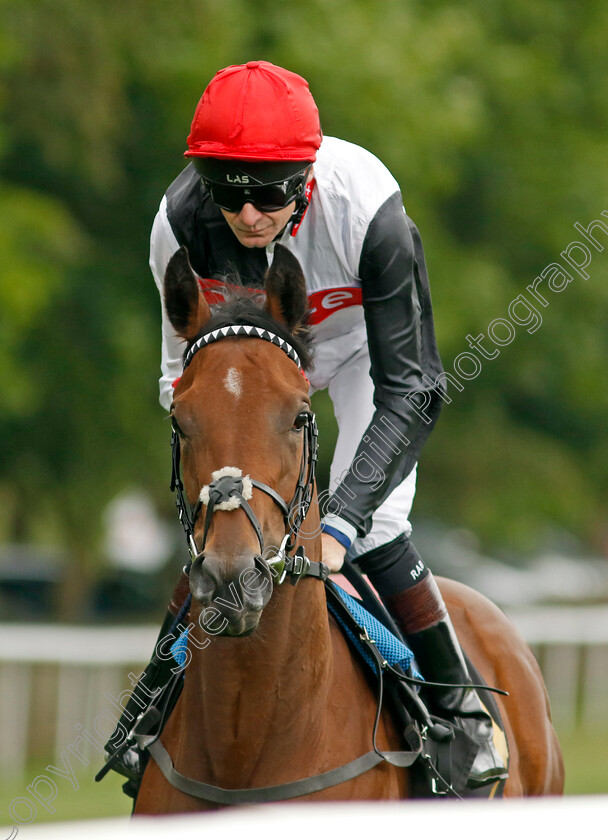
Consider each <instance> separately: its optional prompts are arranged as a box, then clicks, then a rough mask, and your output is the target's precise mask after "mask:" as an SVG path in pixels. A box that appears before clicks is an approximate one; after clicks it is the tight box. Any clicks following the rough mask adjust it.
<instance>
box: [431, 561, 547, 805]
mask: <svg viewBox="0 0 608 840" xmlns="http://www.w3.org/2000/svg"><path fill="white" fill-rule="evenodd" d="M438 583H439V586H440V589H441V592H442V594H443V597H444V599H445V602H446V605H447V607H448V611H449V613H450V615H451V617H452V621H453V623H454V626H455V628H456V631H457V633H458V637H459V639H460V641H461V643H462V646H463V648H464V649H465V651H466V652H467V654H468V656H469V657H470V659H471V661H472V662H473V663H474V664H475V666H476V667H477V668H478V669H479V671H480V672H481V674H482V676H483V678H484V679H485V680H486V682H487V683H488V684H489V685H491V686H496V687H497V688H502V689H504V690H506V691H508V692H509V696H508V697H501V696H499V695H497V696H496V699H497V702H498V705H499V707H500V711H501V714H502V718H503V722H504V724H505V728H506V733H507V742H508V745H509V753H510V767H509V779H508V781H507V784H506V787H505V796H519V795H524V796H535V795H542V794H545V795H546V794H561V793H562V792H563V786H564V767H563V760H562V754H561V750H560V747H559V743H558V740H557V736H556V734H555V730H554V729H553V726H552V723H551V711H550V707H549V700H548V697H547V691H546V688H545V684H544V681H543V678H542V674H541V672H540V668H539V667H538V663H537V662H536V659H535V658H534V655H533V654H532V651H531V650H530V648H529V647H528V645H527V644H526V643H525V641H524V639H523V638H522V637H521V635H520V634H519V632H518V631H517V630H516V629H515V627H514V626H513V624H512V623H511V622H510V621H509V619H508V618H507V617H506V616H505V614H504V613H503V612H502V611H501V610H500V609H499V608H498V607H497V606H496V605H495V604H493V603H492V602H491V601H489V600H488V599H487V598H485V597H484V596H483V595H481V594H480V593H478V592H475V590H473V589H470V588H469V587H467V586H464V585H463V584H460V583H457V582H455V581H452V580H447V579H445V578H439V579H438Z"/></svg>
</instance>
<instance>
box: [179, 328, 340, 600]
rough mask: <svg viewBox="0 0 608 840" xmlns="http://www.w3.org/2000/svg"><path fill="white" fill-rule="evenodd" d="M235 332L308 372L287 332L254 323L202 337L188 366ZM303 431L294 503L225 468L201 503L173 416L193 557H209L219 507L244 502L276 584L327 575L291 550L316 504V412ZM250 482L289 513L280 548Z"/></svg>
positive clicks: (261, 558)
mask: <svg viewBox="0 0 608 840" xmlns="http://www.w3.org/2000/svg"><path fill="white" fill-rule="evenodd" d="M235 337H250V338H258V339H262V340H263V341H268V342H270V343H271V344H274V345H275V346H276V347H279V348H280V349H281V350H282V351H283V352H284V353H285V354H286V355H287V356H288V357H289V358H290V359H291V360H292V361H293V362H294V363H295V364H296V365H297V366H298V369H299V370H300V371H302V363H301V362H300V358H299V356H298V354H297V353H296V351H295V350H294V348H293V347H292V346H291V345H290V344H289V343H288V342H287V341H286V340H285V339H284V338H281V336H279V335H276V334H275V333H273V332H271V331H270V330H268V329H265V328H262V327H258V326H255V325H253V324H231V325H228V326H224V327H219V328H218V329H215V330H212V331H210V332H208V333H206V334H205V335H203V336H201V337H200V338H198V339H197V340H196V341H195V342H194V343H193V344H192V346H191V347H190V348H189V349H188V351H187V353H186V356H185V358H184V370H186V368H187V367H188V365H189V364H190V363H191V361H192V359H193V358H194V356H195V355H196V354H197V353H198V351H199V350H201V349H202V348H203V347H207V346H208V345H209V344H213V343H214V342H216V341H220V340H221V339H223V338H235ZM303 435H304V438H303V447H302V458H301V461H300V470H299V474H298V479H297V481H296V487H295V490H294V494H293V497H292V499H291V501H290V502H289V504H288V503H287V502H285V500H284V499H283V498H282V497H281V496H280V495H279V493H277V491H276V490H274V489H273V488H272V487H269V486H268V485H267V484H264V482H262V481H258V480H257V479H255V478H249V477H248V476H246V477H243V476H242V475H240V470H233V471H231V472H230V471H229V470H228V469H226V468H224V469H223V470H220V471H219V473H218V474H215V473H214V476H216V477H214V478H213V481H211V483H210V484H208V485H206V486H205V487H204V488H202V490H201V495H200V496H199V498H198V500H197V502H196V504H195V505H194V506H192V505H191V504H190V503H189V501H188V499H187V497H186V495H185V492H184V485H183V483H182V480H181V475H180V472H181V471H180V462H181V452H180V440H179V431H178V429H177V427H176V425H175V422H174V421H173V423H172V433H171V452H172V457H171V465H172V466H171V490H172V492H174V493H175V505H176V507H177V513H178V516H179V520H180V522H181V524H182V528H183V529H184V533H185V535H186V542H187V545H188V550H189V552H190V560H191V562H193V561H194V560H195V559H197V558H201V559H203V560H204V548H205V544H206V541H207V535H208V532H209V528H210V526H211V521H212V519H213V514H214V512H215V511H216V510H217V509H224V510H226V509H228V510H233V509H235V508H237V507H240V508H241V509H242V510H243V511H244V513H245V514H246V516H247V518H248V519H249V522H250V523H251V525H252V527H253V529H254V531H255V533H256V536H257V538H258V542H259V545H260V554H259V556H258V557H257V558H256V560H257V561H258V562H260V563H262V564H266V565H267V566H268V567H269V568H270V571H271V572H272V574H273V577H274V578H275V582H276V583H279V584H280V583H282V582H283V581H284V580H285V577H286V576H287V575H290V576H291V577H292V578H293V582H297V581H298V580H299V579H300V578H301V577H304V576H309V577H316V578H319V579H320V580H326V579H327V577H328V574H329V570H328V568H327V566H325V565H324V564H323V563H316V562H315V561H311V560H309V559H308V558H307V557H306V555H305V553H304V549H303V547H299V548H298V550H297V551H296V553H295V555H294V556H290V553H291V552H292V551H293V549H294V548H295V545H296V542H297V539H298V534H299V531H300V528H301V527H302V523H303V522H304V519H305V518H306V515H307V513H308V510H309V508H310V505H311V502H312V498H313V493H314V487H315V473H316V464H317V448H318V444H317V441H318V431H317V423H316V420H315V415H314V414H313V413H312V412H311V413H309V414H306V420H305V423H304V426H303ZM212 477H213V476H212ZM245 482H248V484H247V488H246V487H245V486H244V484H245ZM249 486H250V487H251V488H255V489H257V490H261V491H262V492H263V493H266V495H268V496H270V498H271V499H272V500H273V501H274V502H275V504H276V505H277V506H278V507H279V509H280V510H281V513H282V514H283V520H284V523H285V536H284V537H283V540H282V542H281V545H280V546H279V547H278V548H276V547H266V546H264V537H263V534H262V529H261V526H260V523H259V522H258V519H257V517H256V515H255V513H254V511H253V510H252V508H251V506H250V505H249V501H248V499H249V497H250V492H249V493H248V492H247V490H248V489H249ZM203 506H206V512H205V519H204V523H203V536H202V540H201V545H200V546H199V545H197V542H196V540H195V538H194V528H195V525H196V521H197V519H198V517H199V515H200V514H201V512H202V508H203Z"/></svg>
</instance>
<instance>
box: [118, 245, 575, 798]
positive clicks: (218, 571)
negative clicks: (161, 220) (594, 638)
mask: <svg viewBox="0 0 608 840" xmlns="http://www.w3.org/2000/svg"><path fill="white" fill-rule="evenodd" d="M164 295H165V305H166V309H167V313H168V315H169V317H170V320H171V322H172V324H173V326H174V328H175V330H176V332H177V334H178V335H180V336H181V337H182V338H183V339H184V341H185V342H186V348H189V351H188V353H187V355H186V356H185V364H186V366H185V370H184V373H183V375H182V377H181V379H180V380H179V382H178V384H177V385H176V387H175V392H174V402H173V405H172V409H171V415H172V419H173V423H174V428H175V429H176V433H177V434H178V435H179V442H180V446H181V458H182V466H183V476H184V487H185V493H186V496H187V498H188V499H189V502H190V504H191V505H192V506H193V507H194V509H195V514H196V515H195V517H194V519H195V521H194V522H193V539H194V542H195V543H196V549H195V551H196V552H199V553H198V556H197V557H196V559H195V560H194V561H193V563H192V567H191V570H190V591H191V595H192V602H191V607H190V618H191V620H192V621H193V622H194V625H195V626H196V623H197V621H198V622H199V624H200V626H203V624H201V623H200V622H201V617H202V616H203V615H204V614H205V611H208V610H209V609H211V610H212V619H213V621H212V622H211V626H212V629H211V631H210V633H211V635H210V636H208V637H207V643H202V639H199V640H198V641H197V640H196V639H195V638H194V637H193V638H191V639H189V641H188V646H189V655H190V656H189V664H188V667H187V668H186V669H185V671H184V683H183V689H182V692H181V695H180V697H179V700H178V701H177V704H176V706H175V709H174V711H173V713H172V715H171V716H170V718H169V720H168V722H167V723H166V725H165V728H164V731H163V732H162V735H161V738H160V741H161V742H162V745H163V748H164V749H165V750H166V753H167V754H168V755H169V756H170V760H171V761H172V763H173V766H174V768H175V770H176V771H177V772H179V773H180V774H182V775H183V776H187V777H188V778H189V779H194V780H199V781H200V782H202V783H205V784H207V785H212V786H215V787H216V788H222V789H227V790H234V789H240V790H242V789H257V788H264V787H268V786H276V785H282V784H286V783H290V782H293V781H294V780H300V779H305V778H308V777H312V776H315V775H317V774H322V773H325V772H326V771H330V770H332V769H333V768H336V767H338V766H339V765H342V764H345V763H348V762H351V761H353V760H354V759H356V758H357V757H358V756H361V755H362V754H364V753H366V752H367V751H368V750H369V748H370V737H371V732H372V726H373V723H374V718H375V714H376V696H375V691H374V688H373V685H372V684H371V682H370V680H369V678H368V675H367V674H366V673H365V672H364V670H363V669H364V666H363V665H362V664H361V661H360V659H359V657H358V655H357V654H356V653H354V652H353V651H352V649H351V647H350V646H349V644H348V643H347V641H346V640H345V637H344V634H343V632H342V631H341V630H340V629H339V627H338V625H337V623H336V622H335V621H334V619H333V617H332V616H329V615H328V609H327V601H326V595H325V591H324V590H325V587H324V586H323V585H322V584H321V583H320V581H319V580H316V579H314V577H303V578H302V579H300V580H299V582H298V583H297V585H296V586H291V585H289V584H288V583H283V584H282V585H278V583H277V578H276V576H274V575H273V574H270V572H269V568H270V567H269V566H268V565H267V564H266V563H264V562H262V561H261V560H260V554H261V547H262V546H263V547H264V548H266V547H268V546H273V547H281V546H283V547H285V542H286V540H287V539H288V538H287V537H286V514H285V505H284V504H283V506H281V504H280V502H281V501H282V500H290V499H293V498H294V493H295V494H296V495H297V493H296V491H297V488H298V487H300V489H301V484H302V475H303V472H305V470H304V469H303V459H305V457H306V434H305V428H306V425H307V423H308V422H309V421H310V415H311V407H310V400H309V386H308V382H307V379H306V378H305V376H304V375H303V371H302V370H301V369H300V366H299V361H300V360H301V361H302V363H303V366H304V367H305V366H306V365H307V364H308V363H309V360H310V351H309V347H308V345H307V331H306V323H305V322H306V315H307V300H306V289H305V282H304V277H303V275H302V272H301V268H300V266H299V263H298V262H297V260H296V259H295V257H293V256H292V255H291V254H290V253H289V252H288V251H287V250H286V249H284V248H282V247H281V246H278V245H277V246H276V250H275V256H274V260H273V263H272V266H271V268H270V269H269V271H268V273H267V276H266V281H265V302H264V303H263V304H260V302H255V301H252V300H251V299H248V300H244V297H243V298H241V299H239V300H236V301H235V302H234V303H227V304H225V306H224V311H221V310H222V307H221V306H220V307H218V309H217V310H215V311H214V313H213V314H212V313H211V310H210V308H209V305H208V304H207V302H206V300H205V297H204V295H203V293H202V291H201V289H200V288H199V284H198V282H197V279H196V277H195V275H194V273H193V272H192V269H191V268H190V265H189V261H188V256H187V252H186V251H185V249H181V250H180V251H178V252H177V253H176V254H175V255H174V256H173V257H172V259H171V261H170V263H169V266H168V268H167V272H166V277H165V291H164ZM262 307H263V308H262ZM235 323H236V324H237V325H241V326H242V325H247V324H249V325H254V326H253V327H252V326H250V327H249V329H248V330H247V329H245V327H243V328H239V329H238V330H236V329H230V328H228V329H227V328H226V325H227V324H228V325H232V324H235ZM255 325H257V326H255ZM222 328H223V330H224V331H223V332H222ZM216 339H221V340H216ZM220 479H225V481H226V482H227V485H228V486H232V487H233V489H234V487H236V488H237V489H238V493H236V496H238V499H237V500H236V501H235V499H234V496H233V497H230V494H224V496H222V495H221V493H219V491H218V486H219V485H218V482H219V480H220ZM248 481H249V482H250V483H249V485H247V482H248ZM231 482H232V484H231ZM234 482H236V484H235V483H234ZM201 488H202V491H201ZM216 491H218V493H219V495H218V494H217V493H216ZM212 493H216V495H215V497H214V498H215V500H216V501H217V500H218V499H220V498H222V499H223V501H224V503H223V504H221V503H220V504H215V505H214V504H212V503H211V494H212ZM231 498H232V502H231V501H230V499H231ZM201 499H202V500H203V501H200V500H201ZM298 499H299V500H300V501H301V495H300V496H299V497H298ZM226 501H227V502H228V503H226ZM205 507H206V512H205ZM292 507H293V505H292ZM300 507H302V506H301V505H300ZM303 514H304V518H303V521H301V522H298V529H299V534H297V535H296V536H297V538H298V543H299V544H301V545H303V546H304V549H305V554H306V556H307V557H308V559H309V560H310V561H311V565H312V566H315V565H316V568H322V567H321V566H319V565H318V564H319V563H320V562H321V560H322V558H321V541H320V536H319V521H320V515H319V508H318V504H317V503H316V497H314V498H313V499H312V503H310V504H309V505H305V506H304V507H303ZM293 530H294V529H293V528H292V531H293ZM287 548H288V549H290V548H291V549H292V548H293V546H290V545H289V544H288V546H287ZM203 552H204V553H203ZM264 554H265V556H267V553H266V551H264ZM279 554H280V551H279ZM283 556H284V557H285V556H286V555H285V552H284V553H283ZM247 576H250V578H251V580H253V581H254V583H255V585H253V586H248V585H247V583H246V578H247ZM439 584H440V588H441V591H442V594H443V597H444V599H445V602H446V605H447V607H448V609H449V612H450V615H451V617H452V620H453V623H454V626H455V628H456V631H457V633H458V636H459V639H460V641H461V643H462V645H463V648H464V649H465V650H466V651H467V653H468V655H469V657H470V659H471V660H472V662H473V663H474V664H475V666H476V668H477V669H478V671H479V672H480V673H481V675H482V676H483V678H484V679H485V680H486V682H487V683H488V684H489V685H492V686H498V687H500V688H502V689H504V690H506V691H507V692H509V696H508V697H499V698H498V701H497V702H498V705H499V708H500V713H501V715H502V720H503V723H504V727H505V733H506V738H507V743H508V748H509V754H510V767H509V778H508V780H507V782H506V786H505V789H504V796H507V797H513V796H532V795H548V794H559V793H561V792H562V790H563V764H562V758H561V752H560V748H559V744H558V741H557V738H556V734H555V732H554V729H553V727H552V724H551V717H550V709H549V703H548V698H547V693H546V690H545V686H544V683H543V679H542V676H541V673H540V670H539V667H538V665H537V663H536V660H535V659H534V657H533V655H532V653H531V651H530V649H529V648H528V646H527V645H526V643H525V642H524V640H523V639H522V638H521V636H520V635H519V633H518V632H517V631H516V630H515V628H514V627H513V626H512V625H511V623H510V622H509V621H508V619H507V618H506V617H505V615H504V614H503V613H502V612H501V611H500V610H499V609H498V608H497V607H496V606H494V605H493V604H492V603H491V602H490V601H488V600H487V599H486V598H485V597H483V596H482V595H480V594H479V593H477V592H475V591H473V590H471V589H470V588H468V587H466V586H464V585H462V584H459V583H456V582H454V581H450V580H446V579H440V581H439ZM210 605H213V606H211V607H210ZM190 626H192V624H191V625H190ZM204 626H205V627H206V628H208V627H209V623H207V624H204ZM377 744H378V746H379V748H380V749H381V750H392V751H399V750H400V749H403V739H402V736H401V733H400V732H399V730H398V728H397V725H396V723H395V721H394V719H393V716H392V715H391V713H390V711H388V710H383V711H382V714H381V717H380V719H379V721H378V728H377ZM409 795H410V775H409V771H408V770H407V769H404V768H402V767H396V766H393V765H391V764H388V763H381V764H377V765H376V766H374V767H372V768H371V769H369V770H367V771H366V772H364V773H361V774H360V775H358V776H356V777H355V778H352V779H349V780H347V781H343V782H341V783H339V784H335V785H333V786H331V787H325V788H324V789H322V790H318V791H315V792H312V793H308V794H306V795H302V796H301V797H300V799H301V800H302V799H306V800H317V801H318V800H325V801H327V800H336V801H337V800H353V799H354V800H359V799H361V800H364V799H392V800H398V799H404V798H408V796H409ZM217 807H222V806H221V805H218V804H214V803H212V802H209V801H205V800H203V799H201V798H197V797H195V796H192V795H190V794H189V793H187V792H184V791H183V790H178V789H176V788H175V787H174V786H173V785H172V784H170V783H169V782H168V781H167V779H166V778H165V776H164V775H163V773H162V772H161V770H160V769H159V766H158V764H157V762H156V760H152V759H150V761H149V762H148V764H147V767H146V771H145V773H144V777H143V780H142V784H141V787H140V791H139V795H138V798H137V801H136V805H135V809H134V813H135V814H159V813H175V812H187V811H203V810H209V809H215V808H217Z"/></svg>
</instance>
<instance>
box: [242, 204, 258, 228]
mask: <svg viewBox="0 0 608 840" xmlns="http://www.w3.org/2000/svg"><path fill="white" fill-rule="evenodd" d="M263 215H264V214H263V213H260V211H259V210H258V209H257V207H255V206H254V205H253V204H251V203H250V202H247V203H246V204H243V206H242V207H241V212H240V213H239V217H240V219H241V221H242V222H243V224H244V225H247V227H253V225H255V224H256V222H259V220H260V219H261V218H262V216H263Z"/></svg>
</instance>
